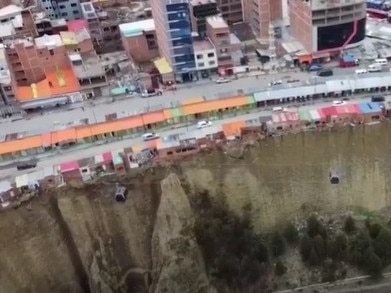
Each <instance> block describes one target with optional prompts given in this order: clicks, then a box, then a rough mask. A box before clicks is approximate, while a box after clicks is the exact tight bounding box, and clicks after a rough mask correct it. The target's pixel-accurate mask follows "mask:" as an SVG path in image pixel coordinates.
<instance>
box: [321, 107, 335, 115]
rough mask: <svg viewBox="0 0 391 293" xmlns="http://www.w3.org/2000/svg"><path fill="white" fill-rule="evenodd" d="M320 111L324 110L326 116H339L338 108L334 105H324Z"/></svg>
mask: <svg viewBox="0 0 391 293" xmlns="http://www.w3.org/2000/svg"><path fill="white" fill-rule="evenodd" d="M319 111H322V113H323V114H324V115H325V116H337V115H338V112H337V109H336V108H335V107H334V106H330V107H324V108H321V109H319Z"/></svg>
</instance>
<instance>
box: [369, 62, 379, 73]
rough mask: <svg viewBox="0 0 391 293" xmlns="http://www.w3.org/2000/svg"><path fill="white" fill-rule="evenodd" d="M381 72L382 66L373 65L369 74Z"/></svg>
mask: <svg viewBox="0 0 391 293" xmlns="http://www.w3.org/2000/svg"><path fill="white" fill-rule="evenodd" d="M380 71H381V65H380V64H377V63H375V64H371V65H369V66H368V72H380Z"/></svg>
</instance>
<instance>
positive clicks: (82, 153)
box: [0, 97, 370, 180]
mask: <svg viewBox="0 0 391 293" xmlns="http://www.w3.org/2000/svg"><path fill="white" fill-rule="evenodd" d="M358 101H360V102H363V101H370V98H362V97H355V98H354V99H352V100H350V101H348V102H347V103H355V102H358ZM328 105H332V101H327V102H325V101H316V104H313V105H306V106H303V107H301V108H302V109H309V110H311V109H317V108H320V107H323V106H328ZM271 114H272V111H271V110H270V109H268V110H264V111H262V110H261V111H259V112H254V113H250V114H246V115H239V116H236V117H232V118H226V119H223V120H215V121H213V125H214V126H221V125H223V124H224V123H227V122H230V121H236V120H238V119H244V120H249V119H256V118H259V117H265V116H270V115H271ZM191 131H197V127H196V125H195V124H194V125H191V126H188V127H185V126H184V127H181V128H176V129H169V130H164V131H163V130H162V131H160V132H159V135H160V137H162V138H163V137H164V136H170V135H175V134H181V133H188V132H191ZM137 145H142V138H141V136H139V137H133V138H126V139H122V140H117V141H113V142H108V143H104V142H100V143H99V144H95V145H91V144H85V145H82V146H80V147H73V148H71V149H68V150H61V151H57V152H54V153H47V154H44V155H41V156H38V157H37V159H38V160H39V161H38V164H37V168H36V169H42V168H44V167H49V166H54V165H58V164H60V163H64V162H68V161H73V160H80V159H83V158H88V157H91V156H94V155H97V154H101V153H104V152H107V151H113V150H121V151H122V150H123V149H124V148H125V147H131V146H133V147H135V146H137ZM9 163H12V162H9ZM34 170H35V169H34ZM32 171H33V169H30V170H25V171H17V169H16V167H15V166H12V165H10V166H9V165H3V167H2V168H1V169H0V178H4V179H5V178H8V179H11V180H12V179H13V178H14V177H15V176H18V175H21V174H25V173H30V172H32Z"/></svg>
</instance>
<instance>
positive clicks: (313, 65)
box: [309, 64, 323, 71]
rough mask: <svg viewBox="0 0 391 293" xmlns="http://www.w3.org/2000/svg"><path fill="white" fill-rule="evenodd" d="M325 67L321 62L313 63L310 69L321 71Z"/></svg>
mask: <svg viewBox="0 0 391 293" xmlns="http://www.w3.org/2000/svg"><path fill="white" fill-rule="evenodd" d="M322 69H323V67H322V65H320V64H311V65H310V68H309V70H310V71H319V70H322Z"/></svg>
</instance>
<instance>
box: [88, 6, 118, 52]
mask: <svg viewBox="0 0 391 293" xmlns="http://www.w3.org/2000/svg"><path fill="white" fill-rule="evenodd" d="M81 7H82V15H83V18H84V19H85V20H86V21H87V24H88V30H89V32H90V34H91V38H92V40H93V42H94V46H95V50H96V51H97V52H98V53H99V54H103V53H107V52H112V51H118V50H122V49H123V48H122V42H121V35H120V33H119V29H118V25H119V24H120V23H121V21H122V20H121V19H109V18H108V14H107V12H105V11H103V10H102V9H96V8H95V7H94V5H93V3H92V2H83V3H81Z"/></svg>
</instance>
